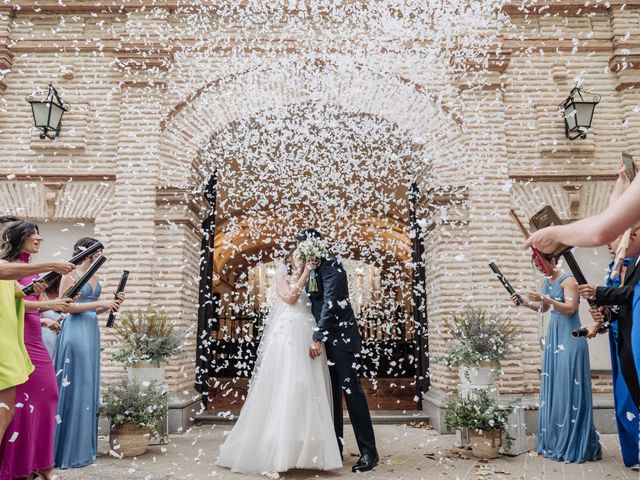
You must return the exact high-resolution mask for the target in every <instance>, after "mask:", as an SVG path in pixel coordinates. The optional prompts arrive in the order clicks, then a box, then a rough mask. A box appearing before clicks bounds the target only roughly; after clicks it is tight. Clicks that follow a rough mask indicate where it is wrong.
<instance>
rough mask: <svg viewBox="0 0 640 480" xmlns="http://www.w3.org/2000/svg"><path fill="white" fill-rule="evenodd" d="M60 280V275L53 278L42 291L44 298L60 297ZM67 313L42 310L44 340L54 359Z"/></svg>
mask: <svg viewBox="0 0 640 480" xmlns="http://www.w3.org/2000/svg"><path fill="white" fill-rule="evenodd" d="M60 280H61V278H60V277H58V278H56V279H55V280H53V281H52V282H51V283H50V284H49V285H47V288H46V289H45V291H44V292H43V293H42V299H43V300H53V299H54V298H58V296H59V291H60ZM64 317H65V314H64V313H62V312H56V311H55V310H45V311H43V312H40V323H41V325H42V341H43V343H44V346H45V347H46V348H47V351H48V352H49V356H50V357H51V358H52V359H53V358H55V356H56V351H57V350H58V334H59V333H60V328H61V323H62V320H63V319H64Z"/></svg>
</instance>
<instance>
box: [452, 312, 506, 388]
mask: <svg viewBox="0 0 640 480" xmlns="http://www.w3.org/2000/svg"><path fill="white" fill-rule="evenodd" d="M445 329H446V332H447V333H448V334H449V335H451V337H452V338H453V340H452V341H451V342H450V343H449V349H448V350H449V351H448V353H447V355H444V356H442V357H440V358H439V360H440V361H441V362H443V363H444V364H445V365H447V366H449V367H451V366H453V365H457V366H458V368H459V375H460V380H461V381H462V383H463V384H473V385H493V379H494V373H495V372H496V371H499V369H500V362H501V361H502V360H503V359H504V357H505V356H506V355H507V354H508V353H509V352H510V351H511V347H512V343H513V340H514V338H515V336H516V333H517V328H516V326H515V325H514V324H513V323H512V322H511V321H508V320H503V319H501V318H500V317H499V316H498V314H496V313H487V311H486V310H484V309H481V308H468V309H466V310H464V311H463V312H462V313H459V314H454V315H452V316H451V317H450V318H449V319H448V320H447V321H446V322H445Z"/></svg>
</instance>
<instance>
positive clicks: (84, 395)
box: [55, 237, 124, 468]
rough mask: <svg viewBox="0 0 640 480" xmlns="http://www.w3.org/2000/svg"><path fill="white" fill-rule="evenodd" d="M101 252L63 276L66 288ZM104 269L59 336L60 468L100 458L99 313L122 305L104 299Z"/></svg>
mask: <svg viewBox="0 0 640 480" xmlns="http://www.w3.org/2000/svg"><path fill="white" fill-rule="evenodd" d="M97 242H98V240H96V239H95V238H90V237H84V238H81V239H80V240H78V241H77V242H76V244H75V246H74V252H73V253H74V255H75V254H77V253H80V251H82V250H84V249H86V248H89V247H91V246H92V245H94V244H95V243H97ZM100 254H101V252H96V253H94V254H93V255H91V256H90V257H88V258H87V259H85V261H84V262H82V263H81V264H80V265H79V266H78V269H77V271H76V272H74V273H73V274H72V275H66V276H65V277H63V278H62V281H61V282H60V291H63V292H64V291H66V290H67V289H68V288H70V287H71V286H72V285H73V284H74V283H75V282H76V281H77V280H78V278H79V277H80V276H81V275H82V274H83V273H84V272H86V271H87V269H88V268H89V267H90V266H91V264H92V263H93V262H94V261H95V260H96V259H97V258H98V257H99V256H100ZM101 290H102V288H101V286H100V281H99V279H98V275H94V276H93V278H92V279H91V280H90V281H89V282H88V283H87V284H86V285H85V286H84V287H82V290H80V298H79V300H78V302H77V303H74V304H72V305H71V306H70V308H69V314H68V315H67V317H66V318H65V320H64V323H63V325H62V332H61V333H60V338H59V341H58V351H57V353H56V359H55V366H56V372H58V387H59V388H60V401H59V403H58V415H59V416H60V423H59V424H58V426H57V428H56V442H55V461H56V466H57V467H60V468H76V467H84V466H86V465H89V464H91V463H93V462H95V460H96V454H97V452H98V403H99V395H100V329H99V328H98V316H97V315H98V314H99V313H102V312H108V311H110V310H112V309H117V308H118V307H119V306H120V304H121V303H122V300H123V298H124V295H122V294H120V295H119V298H118V299H117V300H100V293H101Z"/></svg>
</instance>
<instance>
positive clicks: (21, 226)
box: [0, 220, 39, 262]
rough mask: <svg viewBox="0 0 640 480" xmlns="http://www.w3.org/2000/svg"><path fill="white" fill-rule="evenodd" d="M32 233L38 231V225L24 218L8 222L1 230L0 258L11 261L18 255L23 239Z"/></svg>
mask: <svg viewBox="0 0 640 480" xmlns="http://www.w3.org/2000/svg"><path fill="white" fill-rule="evenodd" d="M34 233H39V230H38V225H36V224H35V223H32V222H27V221H25V220H20V221H18V222H13V223H10V224H9V225H8V226H7V227H6V228H5V229H4V230H3V231H2V246H1V247H0V258H2V260H6V261H8V262H13V261H14V260H16V259H17V258H18V257H19V256H20V252H22V246H23V245H24V242H25V240H26V239H27V238H28V237H29V236H30V235H33V234H34Z"/></svg>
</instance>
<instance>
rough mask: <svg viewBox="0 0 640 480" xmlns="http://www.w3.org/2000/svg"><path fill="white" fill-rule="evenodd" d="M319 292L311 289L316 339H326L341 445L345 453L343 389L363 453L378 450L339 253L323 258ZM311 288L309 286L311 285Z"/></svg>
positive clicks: (336, 424) (334, 410)
mask: <svg viewBox="0 0 640 480" xmlns="http://www.w3.org/2000/svg"><path fill="white" fill-rule="evenodd" d="M316 278H317V283H318V291H317V292H309V298H310V300H311V305H312V306H311V309H312V311H313V316H314V317H315V319H316V322H317V324H318V328H317V329H316V331H315V332H314V333H313V339H314V340H320V341H322V342H324V345H325V348H326V350H327V358H328V360H329V373H330V374H331V390H332V393H333V418H334V427H335V431H336V437H337V438H338V446H339V448H340V452H341V453H342V438H343V419H342V392H343V391H344V392H345V395H346V396H345V399H346V402H347V409H348V410H349V418H350V419H351V424H352V425H353V431H354V433H355V436H356V441H357V442H358V448H359V449H360V453H362V454H365V453H369V454H372V453H374V452H376V441H375V437H374V434H373V426H372V424H371V415H370V414H369V407H368V406H367V399H366V397H365V396H364V392H363V390H362V387H361V386H360V382H359V381H358V372H357V371H356V369H355V363H356V354H357V353H359V352H360V348H361V342H360V332H359V331H358V324H357V322H356V317H355V315H354V314H353V309H352V308H351V302H350V300H349V286H348V284H347V273H346V272H345V270H344V267H343V266H342V264H341V263H340V261H339V260H337V259H336V258H335V257H328V258H326V259H325V260H323V261H322V262H321V263H320V265H319V266H318V268H317V269H316ZM307 291H308V288H307Z"/></svg>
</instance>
